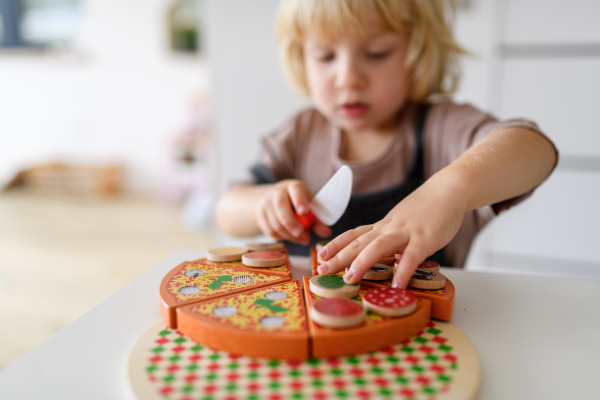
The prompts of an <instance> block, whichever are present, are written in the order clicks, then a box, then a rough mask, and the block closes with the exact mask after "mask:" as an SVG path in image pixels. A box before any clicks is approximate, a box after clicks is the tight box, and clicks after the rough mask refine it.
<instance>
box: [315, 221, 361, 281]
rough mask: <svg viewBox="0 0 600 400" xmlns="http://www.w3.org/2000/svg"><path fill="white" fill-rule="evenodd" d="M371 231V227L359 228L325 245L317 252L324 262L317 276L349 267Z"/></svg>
mask: <svg viewBox="0 0 600 400" xmlns="http://www.w3.org/2000/svg"><path fill="white" fill-rule="evenodd" d="M371 230H372V225H365V226H359V227H358V228H356V229H351V230H349V231H346V232H344V233H342V234H341V235H340V236H338V237H336V238H335V239H333V240H332V241H331V242H329V243H327V245H326V246H325V247H324V248H323V249H321V251H320V252H319V257H320V258H321V259H323V260H326V262H324V263H322V264H321V265H320V266H319V268H318V271H319V274H335V273H336V272H338V271H342V270H343V269H344V268H346V267H347V266H349V265H350V264H351V263H352V261H353V260H354V258H355V257H356V256H357V255H358V253H360V251H361V250H362V249H363V248H364V247H365V246H366V243H365V242H364V241H365V240H366V239H365V237H366V235H367V234H368V233H370V232H371Z"/></svg>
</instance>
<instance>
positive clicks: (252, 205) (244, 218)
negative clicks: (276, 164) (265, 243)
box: [216, 185, 273, 237]
mask: <svg viewBox="0 0 600 400" xmlns="http://www.w3.org/2000/svg"><path fill="white" fill-rule="evenodd" d="M272 186H273V185H240V186H235V187H233V188H231V189H229V190H227V191H226V192H225V193H223V194H222V195H221V196H220V197H219V199H218V200H217V206H216V223H217V228H219V229H220V230H221V231H223V232H224V233H226V234H228V235H231V236H239V237H244V236H245V237H248V236H254V235H258V234H259V233H260V228H259V227H258V223H257V220H256V215H255V210H256V206H257V204H258V202H259V201H260V199H261V198H262V196H264V194H265V193H266V192H267V191H268V190H269V189H271V187H272Z"/></svg>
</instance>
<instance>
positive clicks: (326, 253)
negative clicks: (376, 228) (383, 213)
mask: <svg viewBox="0 0 600 400" xmlns="http://www.w3.org/2000/svg"><path fill="white" fill-rule="evenodd" d="M371 229H373V225H363V226H359V227H358V228H355V229H350V230H349V231H346V232H344V233H342V234H341V235H340V236H338V237H336V238H335V239H333V240H332V241H330V242H329V243H327V245H326V246H325V247H323V248H322V249H321V251H320V252H319V258H321V260H324V261H327V260H329V259H331V258H332V257H333V256H335V255H336V254H337V253H338V251H340V250H341V249H343V248H345V247H346V246H348V244H350V243H351V242H352V241H354V240H356V239H358V238H359V237H361V236H362V235H364V234H365V233H367V232H369V231H370V230H371Z"/></svg>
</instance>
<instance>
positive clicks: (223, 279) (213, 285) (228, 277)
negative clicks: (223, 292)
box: [208, 275, 232, 290]
mask: <svg viewBox="0 0 600 400" xmlns="http://www.w3.org/2000/svg"><path fill="white" fill-rule="evenodd" d="M210 279H211V280H213V281H214V282H212V283H209V285H208V288H209V289H212V290H216V289H218V288H220V287H221V285H222V284H223V282H229V281H231V279H232V278H231V275H223V276H219V277H218V278H216V279H215V278H210Z"/></svg>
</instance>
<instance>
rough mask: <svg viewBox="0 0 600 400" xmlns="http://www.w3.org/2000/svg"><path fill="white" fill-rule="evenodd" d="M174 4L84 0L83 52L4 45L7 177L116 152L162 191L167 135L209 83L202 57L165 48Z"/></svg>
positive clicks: (138, 184) (0, 111)
mask: <svg viewBox="0 0 600 400" xmlns="http://www.w3.org/2000/svg"><path fill="white" fill-rule="evenodd" d="M168 3H169V0H128V1H118V0H84V1H83V8H84V14H85V15H84V19H83V21H82V32H81V36H80V38H79V49H78V50H76V51H74V52H70V53H47V54H44V53H33V52H28V53H22V52H21V53H19V52H11V51H8V52H7V51H4V52H0V115H1V117H0V185H2V184H4V183H6V181H7V180H9V179H10V178H11V176H12V174H14V173H15V172H17V171H18V170H19V169H21V168H24V167H27V166H28V165H31V164H32V163H37V162H40V161H44V160H56V159H66V160H84V161H106V160H110V161H117V162H121V163H122V164H124V166H125V167H126V169H127V172H128V175H127V187H128V188H129V189H131V190H133V191H137V192H148V193H155V192H156V191H157V188H158V186H159V182H160V174H161V169H162V165H163V159H164V157H165V147H166V146H165V145H166V142H167V137H168V135H169V134H171V133H173V132H174V131H175V130H176V129H177V128H178V127H179V126H180V125H181V115H182V114H183V112H184V111H185V108H186V104H187V102H188V100H189V98H190V97H191V95H192V94H193V93H195V92H198V91H203V90H206V88H207V87H208V72H207V68H206V66H205V64H204V63H203V61H202V60H201V59H200V58H198V57H191V58H190V57H181V56H179V57H178V56H176V55H174V54H171V53H170V52H169V50H168V36H167V35H168V30H167V19H166V16H167V11H166V10H167V5H168Z"/></svg>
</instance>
